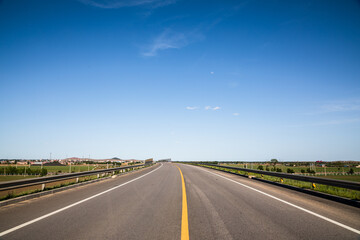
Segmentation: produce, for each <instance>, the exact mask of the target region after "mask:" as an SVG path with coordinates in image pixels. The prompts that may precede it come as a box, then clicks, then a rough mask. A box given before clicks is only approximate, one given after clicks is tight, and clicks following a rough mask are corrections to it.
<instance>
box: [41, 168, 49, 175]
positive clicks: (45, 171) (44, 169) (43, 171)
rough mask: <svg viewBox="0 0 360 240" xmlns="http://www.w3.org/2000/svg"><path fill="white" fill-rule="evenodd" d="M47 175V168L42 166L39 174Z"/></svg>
mask: <svg viewBox="0 0 360 240" xmlns="http://www.w3.org/2000/svg"><path fill="white" fill-rule="evenodd" d="M46 175H47V169H46V168H43V169H41V172H40V176H46Z"/></svg>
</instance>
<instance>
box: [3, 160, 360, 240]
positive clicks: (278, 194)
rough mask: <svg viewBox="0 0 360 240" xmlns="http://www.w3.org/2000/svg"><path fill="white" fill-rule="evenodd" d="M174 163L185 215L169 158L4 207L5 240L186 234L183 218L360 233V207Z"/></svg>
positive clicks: (221, 226)
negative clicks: (167, 161)
mask: <svg viewBox="0 0 360 240" xmlns="http://www.w3.org/2000/svg"><path fill="white" fill-rule="evenodd" d="M177 166H179V167H180V169H181V171H182V174H183V177H184V180H185V188H186V200H187V201H186V204H187V208H188V211H187V219H184V213H183V212H182V208H183V205H184V201H183V198H182V197H183V194H182V180H181V175H180V171H179V169H178V168H177V167H176V166H175V164H172V163H164V164H157V165H156V166H154V167H151V168H147V169H144V170H142V171H139V172H134V173H131V174H127V175H124V176H120V177H117V178H115V179H109V180H106V181H102V182H98V183H94V184H90V185H85V186H81V187H78V188H73V189H70V190H67V191H64V192H59V193H56V194H53V195H48V196H44V197H41V198H38V199H33V200H29V201H25V202H21V203H16V204H12V205H8V206H4V207H1V208H0V239H181V237H184V236H183V235H182V230H181V225H182V222H183V223H184V221H186V223H188V233H189V235H188V236H189V238H190V239H360V238H359V237H360V231H359V230H360V209H359V208H355V207H351V206H347V205H344V204H341V203H336V202H332V201H329V200H326V199H322V198H318V197H314V196H309V195H307V194H304V193H300V192H295V191H291V190H288V189H283V188H281V187H277V186H273V185H269V184H266V183H262V182H257V181H254V180H251V179H246V178H243V177H239V176H235V175H231V174H227V173H222V172H218V171H215V170H209V169H204V168H200V167H194V166H189V165H184V164H177ZM183 225H184V224H183ZM5 233H6V234H5ZM183 239H185V238H183Z"/></svg>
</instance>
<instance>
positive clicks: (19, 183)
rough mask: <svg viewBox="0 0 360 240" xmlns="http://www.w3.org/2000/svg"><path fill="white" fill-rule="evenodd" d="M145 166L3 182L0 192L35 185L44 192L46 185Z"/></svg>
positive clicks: (143, 165)
mask: <svg viewBox="0 0 360 240" xmlns="http://www.w3.org/2000/svg"><path fill="white" fill-rule="evenodd" d="M147 165H149V164H139V165H132V166H125V167H118V168H109V169H100V170H95V171H86V172H78V173H68V174H63V175H55V176H49V177H38V178H30V179H24V180H15V181H9V182H3V183H0V191H8V190H12V189H17V188H24V187H30V186H35V185H42V186H41V189H42V190H44V189H45V184H46V183H52V182H59V181H63V180H69V179H76V181H75V182H78V181H79V177H85V176H91V175H97V178H99V177H100V174H107V173H111V174H112V175H114V174H115V172H116V171H120V172H123V171H125V170H126V169H130V170H133V169H138V168H141V167H145V166H147Z"/></svg>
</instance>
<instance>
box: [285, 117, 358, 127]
mask: <svg viewBox="0 0 360 240" xmlns="http://www.w3.org/2000/svg"><path fill="white" fill-rule="evenodd" d="M357 122H360V118H348V119H339V120H331V121H326V122H315V123H309V124H299V125H290V126H289V127H311V126H328V125H342V124H350V123H357Z"/></svg>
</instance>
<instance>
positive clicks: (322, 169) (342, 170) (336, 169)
mask: <svg viewBox="0 0 360 240" xmlns="http://www.w3.org/2000/svg"><path fill="white" fill-rule="evenodd" d="M222 164H224V163H221V165H222ZM224 165H227V166H233V167H241V168H250V169H258V167H259V166H263V168H264V170H265V169H266V167H268V168H270V169H271V168H273V167H274V166H273V165H271V164H258V163H247V164H224ZM309 167H310V166H296V167H293V166H284V165H282V164H281V163H278V164H276V168H280V169H281V170H282V172H286V170H287V169H288V168H290V169H292V170H294V172H295V173H301V170H304V171H306V170H307V169H308V168H309ZM350 169H353V170H354V172H355V173H360V168H355V167H315V172H316V173H325V171H326V173H327V174H336V173H347V172H349V171H350Z"/></svg>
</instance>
